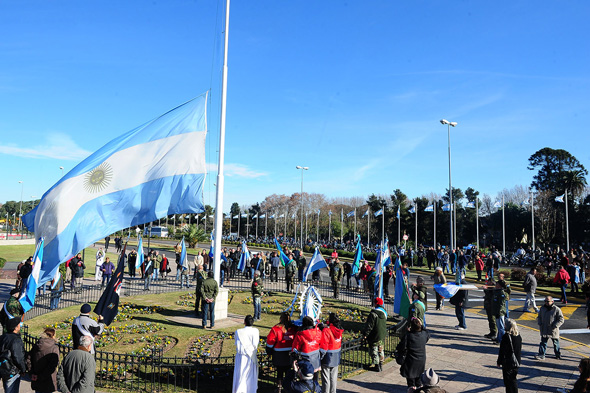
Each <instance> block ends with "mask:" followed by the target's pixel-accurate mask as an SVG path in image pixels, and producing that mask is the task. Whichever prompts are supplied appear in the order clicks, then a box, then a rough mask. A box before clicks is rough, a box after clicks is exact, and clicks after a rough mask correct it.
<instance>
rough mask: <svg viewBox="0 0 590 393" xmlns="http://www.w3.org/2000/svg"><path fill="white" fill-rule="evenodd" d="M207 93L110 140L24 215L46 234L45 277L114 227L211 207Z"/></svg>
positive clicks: (38, 232)
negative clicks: (207, 201) (206, 199)
mask: <svg viewBox="0 0 590 393" xmlns="http://www.w3.org/2000/svg"><path fill="white" fill-rule="evenodd" d="M206 106H207V94H206V93H205V94H203V95H201V96H199V97H197V98H194V99H192V100H190V101H188V102H186V103H185V104H182V105H180V106H178V107H176V108H174V109H172V110H171V111H169V112H167V113H165V114H163V115H161V116H159V117H157V118H155V119H153V120H151V121H149V122H147V123H145V124H143V125H141V126H139V127H137V128H135V129H133V130H131V131H129V132H127V133H124V134H122V135H120V136H119V137H117V138H115V139H113V140H112V141H110V142H108V143H107V144H106V145H104V146H103V147H101V148H100V149H98V150H97V151H96V152H95V153H93V154H92V155H90V156H89V157H88V158H86V159H85V160H84V161H82V162H81V163H80V164H78V165H77V166H76V167H75V168H74V169H72V170H71V171H70V172H69V173H68V174H67V175H65V176H64V177H62V178H61V179H60V180H59V181H58V182H57V183H56V184H55V185H54V186H53V187H51V188H50V189H49V190H48V191H47V192H45V194H44V195H43V197H42V198H41V202H40V203H39V205H37V206H36V207H35V208H34V209H33V210H32V211H31V212H29V213H28V214H26V215H25V216H24V217H23V222H24V224H25V225H26V226H27V228H28V229H29V230H30V231H34V232H35V236H36V237H37V238H40V237H43V238H45V251H44V253H43V263H42V266H41V273H40V276H39V283H40V284H43V283H45V282H47V281H49V280H51V278H52V276H53V274H54V273H55V269H56V268H57V266H58V265H59V264H60V263H62V262H65V261H67V260H68V259H70V258H72V257H73V256H74V255H75V254H76V253H77V252H79V251H80V250H83V249H84V248H85V247H87V246H89V245H90V244H92V243H94V242H95V241H97V240H99V239H102V238H104V237H105V236H107V235H109V234H111V233H114V232H116V231H118V230H120V229H121V228H128V227H132V226H136V225H140V224H144V223H147V222H150V221H155V220H157V219H158V218H160V217H165V216H168V215H171V214H177V213H187V212H190V213H200V212H202V211H203V196H202V194H203V183H204V181H205V174H206V172H207V169H206V166H205V138H206V135H207V116H206Z"/></svg>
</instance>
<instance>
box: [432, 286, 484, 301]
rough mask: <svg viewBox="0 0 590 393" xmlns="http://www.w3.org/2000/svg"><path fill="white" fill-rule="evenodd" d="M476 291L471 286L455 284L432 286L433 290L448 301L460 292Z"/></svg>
mask: <svg viewBox="0 0 590 393" xmlns="http://www.w3.org/2000/svg"><path fill="white" fill-rule="evenodd" d="M470 289H477V287H476V286H475V285H473V284H460V285H457V284H455V283H448V284H434V290H435V291H436V292H437V293H438V294H439V295H441V296H442V297H444V298H446V299H450V298H452V297H453V296H455V295H456V294H457V292H459V291H460V290H470Z"/></svg>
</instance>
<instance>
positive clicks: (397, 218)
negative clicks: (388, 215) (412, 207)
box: [397, 206, 399, 220]
mask: <svg viewBox="0 0 590 393" xmlns="http://www.w3.org/2000/svg"><path fill="white" fill-rule="evenodd" d="M397 219H398V220H399V206H398V207H397Z"/></svg>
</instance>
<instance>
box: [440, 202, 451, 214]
mask: <svg viewBox="0 0 590 393" xmlns="http://www.w3.org/2000/svg"><path fill="white" fill-rule="evenodd" d="M442 210H443V212H448V211H449V210H451V205H450V204H449V203H445V204H444V205H443V207H442Z"/></svg>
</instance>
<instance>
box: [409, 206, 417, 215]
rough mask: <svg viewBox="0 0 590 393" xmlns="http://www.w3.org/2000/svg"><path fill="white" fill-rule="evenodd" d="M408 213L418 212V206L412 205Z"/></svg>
mask: <svg viewBox="0 0 590 393" xmlns="http://www.w3.org/2000/svg"><path fill="white" fill-rule="evenodd" d="M408 213H412V214H414V213H416V206H412V207H411V208H410V210H408Z"/></svg>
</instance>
